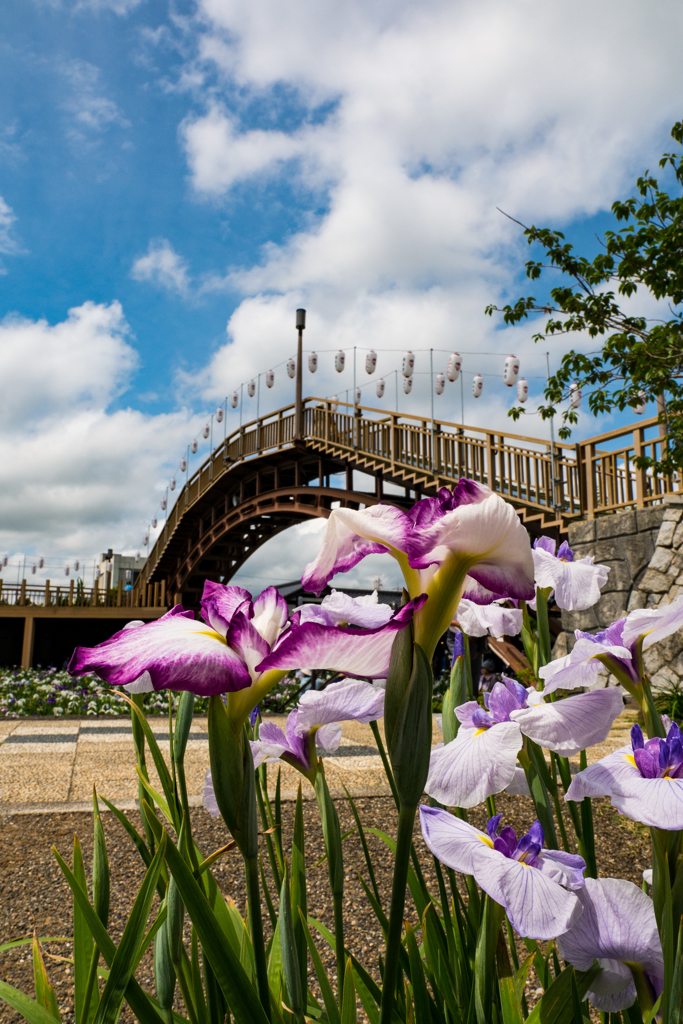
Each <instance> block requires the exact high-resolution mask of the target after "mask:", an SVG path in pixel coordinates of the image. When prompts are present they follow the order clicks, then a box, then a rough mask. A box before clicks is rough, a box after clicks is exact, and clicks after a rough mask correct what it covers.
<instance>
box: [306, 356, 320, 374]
mask: <svg viewBox="0 0 683 1024" xmlns="http://www.w3.org/2000/svg"><path fill="white" fill-rule="evenodd" d="M317 369H318V355H317V353H316V352H309V353H308V370H309V373H315V371H316V370H317Z"/></svg>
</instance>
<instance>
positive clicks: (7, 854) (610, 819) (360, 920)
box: [0, 794, 650, 1024]
mask: <svg viewBox="0 0 683 1024" xmlns="http://www.w3.org/2000/svg"><path fill="white" fill-rule="evenodd" d="M496 801H497V809H498V810H499V811H501V812H503V814H504V817H505V823H508V824H511V825H513V827H514V828H515V829H516V830H517V832H518V835H519V834H520V833H523V832H525V831H526V830H527V829H528V826H529V825H530V824H531V821H532V820H533V809H532V805H531V801H530V800H527V799H525V798H521V797H509V796H507V795H505V794H502V795H500V796H498V797H497V798H496ZM337 804H338V808H339V815H340V819H341V824H342V829H343V830H344V831H345V830H346V829H349V828H352V827H353V824H354V823H353V819H352V816H351V813H350V810H349V808H348V805H347V804H346V802H345V801H337ZM357 806H358V809H359V812H360V815H361V820H362V821H363V823H364V824H365V825H372V826H375V827H378V828H381V829H383V830H385V831H386V832H388V833H389V835H391V836H395V834H396V814H395V809H394V806H393V803H392V801H391V800H390V799H387V798H385V797H370V798H362V799H359V800H357ZM293 810H294V807H293V804H291V803H285V804H283V819H284V820H283V832H284V835H283V839H284V843H285V850H287V849H288V848H289V846H290V842H291V822H292V816H293ZM595 811H596V835H597V836H598V837H599V847H598V869H599V873H600V874H601V875H605V876H616V877H621V878H628V879H630V880H631V881H634V882H636V883H638V884H640V882H641V873H642V870H643V868H646V867H649V866H650V855H649V835H648V832H647V830H646V829H645V828H643V827H641V826H639V825H636V824H635V823H633V822H631V821H629V820H627V819H625V818H622V817H621V816H619V815H617V813H616V812H615V811H614V810H613V808H612V807H611V806H610V805H609V803H606V802H605V801H595ZM304 815H305V828H306V850H307V854H308V871H309V874H308V878H309V912H310V913H312V914H313V915H314V916H317V917H318V918H320V919H321V920H322V921H323V922H324V923H325V924H326V925H327V926H328V927H330V928H331V927H332V901H331V898H330V896H329V891H328V887H327V869H326V866H325V865H324V864H323V865H321V866H319V867H316V864H317V862H318V860H319V859H320V857H321V856H322V854H323V846H322V839H321V834H320V827H319V820H318V812H317V807H316V805H315V803H314V802H313V801H306V802H305V804H304ZM129 816H130V818H131V820H132V821H134V822H135V824H136V825H138V827H139V819H138V816H137V813H135V812H131V813H130V815H129ZM485 817H486V815H485V811H484V809H483V808H477V809H475V810H474V811H473V812H471V814H470V820H471V821H472V823H473V824H475V825H477V826H479V827H483V825H484V822H485ZM103 820H104V825H105V832H106V836H107V846H108V852H109V859H110V864H111V870H112V909H111V916H110V924H109V930H110V932H111V934H112V937H113V938H114V939H115V940H118V937H119V935H120V934H121V931H122V929H123V926H124V924H125V920H126V916H127V914H128V913H129V910H130V907H131V905H132V901H133V898H134V895H135V892H136V890H137V886H138V885H139V883H140V881H141V878H142V875H143V870H142V862H141V861H140V859H139V857H138V854H137V852H136V851H135V850H134V849H133V847H132V844H131V842H130V840H129V839H128V836H127V835H126V833H125V832H124V830H123V828H122V827H121V826H120V825H119V823H118V822H117V821H116V820H115V819H114V818H113V816H112V815H110V814H106V813H105V814H104V815H103ZM1 824H2V831H3V842H2V846H1V847H0V907H1V909H0V913H1V917H0V941H2V942H4V941H8V940H10V939H15V938H20V937H23V936H27V935H29V934H31V932H32V930H33V928H34V927H35V928H36V930H37V932H38V934H39V935H53V936H56V935H64V936H68V935H70V934H71V899H70V892H69V890H68V887H67V885H66V882H65V881H64V880H63V878H62V875H61V872H60V870H59V868H58V866H57V863H56V861H55V859H54V856H53V854H52V852H51V846H52V844H53V843H54V844H55V845H56V846H57V848H58V849H59V850H60V852H61V853H62V855H63V856H64V857H65V858H66V859H67V860H69V861H70V859H71V850H72V845H73V836H74V833H77V834H78V836H79V838H80V840H81V842H82V844H83V849H84V855H85V859H86V865H89V863H90V861H91V857H92V816H91V815H90V814H87V813H85V812H78V813H68V814H35V815H32V814H25V815H24V814H22V815H14V816H8V817H5V818H4V819H3V820H2V823H1ZM192 824H193V830H194V833H195V836H196V839H197V842H198V844H199V846H200V848H201V849H202V850H204V851H206V852H207V853H208V852H210V851H211V850H213V849H216V848H217V847H219V846H221V845H223V844H224V843H225V841H226V831H225V827H224V826H223V824H222V822H220V821H216V820H214V819H212V818H211V817H209V815H208V814H207V813H206V812H205V811H203V810H201V809H197V810H196V811H195V812H193V820H192ZM368 839H369V845H370V848H371V853H372V857H373V861H374V864H375V871H376V875H377V881H378V885H379V887H380V890H381V892H382V893H383V894H384V904H385V907H388V902H389V892H390V886H391V872H392V868H393V856H392V855H391V853H390V851H389V850H388V848H387V847H386V846H385V845H384V844H383V843H382V842H381V841H380V840H379V839H377V838H375V837H374V836H369V837H368ZM416 844H417V848H418V851H419V855H420V857H421V859H422V861H423V864H424V870H425V875H426V878H427V882H428V884H429V885H430V887H432V886H433V891H434V892H437V891H438V890H437V888H436V881H435V877H434V872H433V868H432V862H431V857H430V855H429V853H428V851H427V850H426V848H425V846H424V844H423V843H422V840H421V839H420V838H419V837H417V839H416ZM344 851H345V869H346V927H347V937H346V938H347V945H348V946H349V947H350V948H351V950H352V951H353V952H354V953H355V955H356V956H357V957H358V959H359V960H360V961H361V962H362V963H364V964H365V965H366V966H367V967H368V969H370V970H371V971H372V973H373V974H375V975H376V976H377V966H376V965H377V959H378V954H379V952H380V951H381V949H382V947H383V940H382V935H381V930H380V928H379V926H378V924H377V922H376V919H375V918H374V915H373V913H372V911H371V909H370V907H369V905H368V904H367V901H366V900H365V897H364V895H363V891H362V888H361V885H360V882H359V880H358V877H357V876H358V873H361V874H363V875H365V874H366V871H365V863H364V859H363V855H362V850H361V847H360V843H359V841H358V839H357V837H356V836H355V835H351V836H349V838H348V839H347V840H346V842H345V844H344ZM217 877H218V879H219V881H220V883H221V885H222V886H223V888H224V890H225V891H226V892H228V893H230V894H231V895H232V897H233V898H234V899H235V901H236V903H237V904H238V906H240V909H243V904H244V885H243V878H242V870H241V861H240V859H239V855H238V854H236V853H232V854H229V855H227V856H226V857H225V858H224V859H223V861H222V862H221V863H220V866H219V867H218V869H217ZM411 911H412V907H411V908H410V910H409V911H407V914H406V916H407V917H408V918H409V919H412V920H414V918H415V914H414V912H411ZM45 948H46V950H47V951H48V952H49V953H51V954H53V955H55V956H66V957H68V956H70V955H71V948H70V946H67V945H66V944H64V943H60V944H58V943H52V944H47V945H46V947H45ZM319 948H320V950H321V953H322V954H323V958H324V960H325V961H326V964H327V966H328V969H329V970H330V973H333V971H334V962H333V957H332V956H331V955H330V954H329V951H327V950H326V947H324V946H323V944H322V942H320V943H319ZM48 965H49V966H48V970H49V972H50V975H51V977H52V980H53V982H54V984H55V987H56V991H57V997H58V1001H59V1005H60V1008H61V1011H62V1019H63V1021H64V1022H65V1024H66V1022H70V1021H72V1020H73V975H72V971H71V969H70V965H69V964H68V963H64V962H63V961H61V960H52V959H49V958H48ZM137 976H138V980H139V981H140V983H141V984H142V985H143V986H144V987H150V988H153V979H152V970H151V957H149V956H148V957H147V958H146V960H145V961H143V963H142V965H141V967H140V969H139V971H138V975H137ZM0 978H2V979H3V980H5V981H7V982H9V983H10V984H12V985H14V986H16V987H17V988H20V989H22V990H23V991H25V992H27V993H29V994H31V995H32V994H33V975H32V966H31V957H30V947H20V948H19V949H15V950H11V951H9V952H7V953H4V954H2V955H0ZM536 985H537V982H535V981H534V980H533V979H531V981H530V987H529V988H530V995H531V996H532V998H533V992H534V987H535V986H536ZM21 1019H22V1018H21V1017H20V1016H19V1015H18V1014H15V1013H14V1012H13V1011H12V1010H10V1009H9V1007H7V1006H6V1005H5V1004H0V1022H2V1024H10V1022H14V1021H20V1020H21ZM121 1020H122V1021H126V1022H127V1021H132V1020H133V1017H132V1014H130V1011H128V1010H127V1008H126V1009H125V1010H124V1013H123V1015H122V1017H121Z"/></svg>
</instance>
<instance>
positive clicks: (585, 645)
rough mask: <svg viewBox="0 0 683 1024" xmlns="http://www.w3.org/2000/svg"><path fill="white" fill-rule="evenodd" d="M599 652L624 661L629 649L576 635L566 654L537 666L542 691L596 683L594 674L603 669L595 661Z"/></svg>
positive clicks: (588, 685) (596, 678) (567, 688)
mask: <svg viewBox="0 0 683 1024" xmlns="http://www.w3.org/2000/svg"><path fill="white" fill-rule="evenodd" d="M599 654H610V655H612V656H613V657H615V658H623V659H624V660H625V661H630V660H631V652H630V651H629V650H628V649H627V648H626V647H617V646H614V645H612V644H601V643H597V642H595V641H593V640H588V639H586V638H585V637H579V639H578V640H577V641H576V643H575V644H574V647H573V648H572V650H571V652H570V653H569V654H567V655H566V656H565V657H564V658H557V659H556V660H555V661H551V662H550V664H548V665H544V666H543V667H542V668H540V669H539V672H538V674H539V676H540V677H541V679H542V680H543V692H544V693H551V692H552V691H553V690H558V689H562V690H576V689H578V688H579V687H589V688H590V687H593V686H597V685H598V684H599V682H600V679H599V677H598V673H600V672H602V671H604V667H605V666H604V665H603V664H602V662H601V661H598V658H597V656H598V655H599Z"/></svg>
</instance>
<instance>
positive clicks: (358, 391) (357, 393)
mask: <svg viewBox="0 0 683 1024" xmlns="http://www.w3.org/2000/svg"><path fill="white" fill-rule="evenodd" d="M355 395H356V405H360V399H361V394H360V388H356V391H355Z"/></svg>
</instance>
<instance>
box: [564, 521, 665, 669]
mask: <svg viewBox="0 0 683 1024" xmlns="http://www.w3.org/2000/svg"><path fill="white" fill-rule="evenodd" d="M568 541H569V546H570V548H571V549H572V550H573V552H574V558H584V557H585V556H586V555H593V557H594V558H595V561H596V562H602V563H603V565H608V566H609V567H610V574H609V577H608V579H607V584H606V585H605V586H604V587H603V588H602V592H601V597H600V600H599V601H598V603H597V604H596V605H594V607H593V608H589V609H587V610H586V611H583V612H566V611H565V612H563V613H562V625H563V627H564V629H565V630H566V632H565V633H562V634H560V636H559V637H558V639H557V642H556V644H555V648H554V650H553V655H554V657H556V658H557V657H561V656H562V655H563V654H566V653H567V651H568V650H571V648H572V647H573V645H574V642H575V640H574V630H575V629H581V630H585V631H587V632H591V633H595V632H597V631H598V630H600V629H604V628H605V627H606V626H608V625H609V624H610V622H614V621H615V620H616V619H619V618H622V617H623V616H624V615H625V614H626V613H627V612H629V611H632V610H633V609H634V608H655V607H658V606H660V605H666V604H670V602H671V601H674V600H675V599H676V598H677V597H678V596H679V595H681V594H683V501H682V502H681V503H680V504H679V503H676V504H673V503H671V504H666V505H658V506H656V507H655V508H650V509H641V510H639V511H634V512H618V513H615V514H614V515H610V516H604V517H602V518H600V519H595V520H593V521H591V522H582V523H574V524H573V525H572V526H570V527H569V536H568ZM644 661H645V668H646V670H647V672H648V673H649V674H650V678H651V680H652V684H653V686H654V687H655V688H659V687H661V686H665V685H670V684H672V683H676V682H679V681H683V629H681V630H678V632H677V633H674V634H673V635H672V636H670V637H667V638H666V639H665V640H663V641H661V642H660V643H658V644H655V645H654V646H653V647H652V648H651V649H650V650H649V651H646V652H645V657H644ZM612 681H614V680H612V679H610V682H612Z"/></svg>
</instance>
